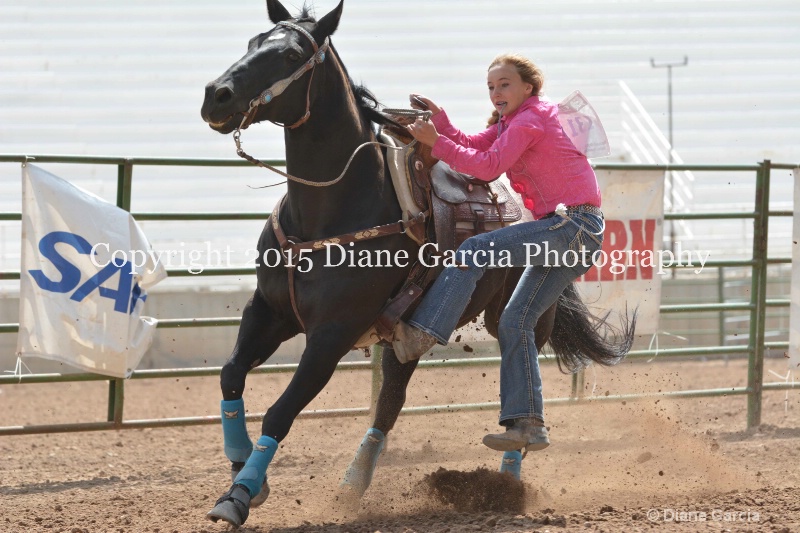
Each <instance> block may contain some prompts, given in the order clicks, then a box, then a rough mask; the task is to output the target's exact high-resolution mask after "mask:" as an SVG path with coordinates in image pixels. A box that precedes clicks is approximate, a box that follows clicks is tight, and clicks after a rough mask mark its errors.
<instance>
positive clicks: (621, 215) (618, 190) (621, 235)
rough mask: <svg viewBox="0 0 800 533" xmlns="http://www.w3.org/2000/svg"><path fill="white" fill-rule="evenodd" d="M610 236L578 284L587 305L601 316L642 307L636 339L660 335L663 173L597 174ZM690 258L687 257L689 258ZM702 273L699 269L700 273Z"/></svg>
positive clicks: (667, 253)
mask: <svg viewBox="0 0 800 533" xmlns="http://www.w3.org/2000/svg"><path fill="white" fill-rule="evenodd" d="M597 179H598V182H599V183H600V190H601V193H602V197H603V215H604V216H605V220H606V231H605V235H604V238H603V253H602V254H601V255H600V256H599V257H598V258H599V261H598V263H597V265H596V266H594V267H592V269H591V270H589V272H587V273H586V274H585V275H584V276H583V277H582V278H580V279H579V280H578V281H580V282H581V283H579V284H578V288H579V289H580V291H581V294H582V296H583V300H584V302H585V303H586V305H587V306H589V309H590V310H592V311H593V313H594V314H595V315H597V316H602V315H603V314H604V312H605V311H613V312H617V313H625V309H626V305H627V309H628V313H629V314H630V313H631V312H632V311H633V309H634V308H636V307H637V306H638V307H639V314H638V317H639V318H638V321H637V322H636V334H637V335H638V334H653V333H657V332H658V317H659V306H660V304H661V276H662V275H663V274H664V273H665V272H668V271H667V270H666V269H665V270H664V271H661V272H659V270H660V265H661V258H662V255H663V256H664V260H665V262H666V263H669V260H670V256H669V252H661V242H662V235H663V230H664V173H663V172H661V171H616V170H604V171H597ZM684 256H685V254H684ZM698 268H699V267H698Z"/></svg>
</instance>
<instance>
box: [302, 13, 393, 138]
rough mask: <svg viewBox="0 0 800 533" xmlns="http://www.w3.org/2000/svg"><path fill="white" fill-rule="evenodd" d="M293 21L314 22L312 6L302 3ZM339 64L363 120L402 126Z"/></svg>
mask: <svg viewBox="0 0 800 533" xmlns="http://www.w3.org/2000/svg"><path fill="white" fill-rule="evenodd" d="M294 22H314V23H316V22H317V19H316V17H314V15H313V12H312V8H311V7H310V6H309V5H308V4H303V8H302V10H301V11H300V14H299V15H298V16H297V17H296V18H295V19H294ZM330 46H331V49H332V50H333V52H334V53H335V54H336V55H337V56H338V55H339V54H338V52H336V49H335V48H334V46H333V43H332V42H331V45H330ZM339 64H340V65H341V66H342V71H343V72H344V76H345V79H346V80H347V83H348V84H349V85H350V90H351V91H353V94H354V95H355V97H356V104H357V105H358V111H359V113H360V114H361V118H362V119H363V120H365V121H366V122H368V123H372V124H377V125H378V126H397V127H399V128H404V126H403V125H401V124H399V123H398V122H396V121H395V120H394V119H392V118H391V117H390V116H388V115H384V114H383V113H381V112H380V109H381V107H383V105H382V104H381V103H380V101H379V100H378V98H377V97H376V96H375V95H374V94H373V93H372V91H370V90H369V89H367V88H366V87H365V86H364V85H359V84H357V83H355V82H354V81H353V78H351V77H350V74H349V73H348V72H347V67H345V66H344V63H342V61H341V60H340V61H339Z"/></svg>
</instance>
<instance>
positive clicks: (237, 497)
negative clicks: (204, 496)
mask: <svg viewBox="0 0 800 533" xmlns="http://www.w3.org/2000/svg"><path fill="white" fill-rule="evenodd" d="M249 515H250V493H249V492H248V490H247V489H246V488H245V487H244V486H242V485H234V486H232V487H231V488H230V490H229V491H228V492H226V493H225V494H223V495H222V497H220V499H219V500H217V503H216V505H214V508H213V509H211V510H210V511H209V512H208V514H206V518H208V519H209V520H211V521H212V522H218V521H219V520H224V521H225V522H227V523H229V524H230V525H232V526H233V527H235V528H238V527H239V526H241V525H242V524H244V522H245V520H247V517H248V516H249Z"/></svg>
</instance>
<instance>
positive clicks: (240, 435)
mask: <svg viewBox="0 0 800 533" xmlns="http://www.w3.org/2000/svg"><path fill="white" fill-rule="evenodd" d="M220 404H221V411H222V435H223V437H224V440H225V456H226V457H227V458H228V459H230V460H231V461H233V462H236V463H243V462H245V461H247V458H248V457H250V453H251V452H252V451H253V441H251V440H250V437H249V436H248V435H247V426H246V425H245V420H244V400H243V399H242V398H239V399H238V400H230V401H226V400H222V402H220Z"/></svg>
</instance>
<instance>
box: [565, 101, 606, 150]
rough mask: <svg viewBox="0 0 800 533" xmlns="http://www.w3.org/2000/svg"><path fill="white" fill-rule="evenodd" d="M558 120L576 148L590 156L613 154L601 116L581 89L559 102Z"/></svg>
mask: <svg viewBox="0 0 800 533" xmlns="http://www.w3.org/2000/svg"><path fill="white" fill-rule="evenodd" d="M558 121H559V122H560V123H561V128H562V129H563V130H564V133H566V134H567V137H569V138H570V140H571V141H572V144H574V145H575V148H577V149H578V150H580V151H581V153H583V155H585V156H586V157H588V158H596V157H607V156H609V155H611V146H610V145H609V143H608V136H607V135H606V130H605V128H603V124H602V123H601V122H600V117H599V116H598V115H597V112H596V111H595V110H594V108H593V107H592V104H590V103H589V100H587V99H586V97H585V96H583V94H582V93H581V92H580V91H574V92H573V93H572V94H570V95H569V96H567V97H566V98H565V99H564V101H563V102H561V103H560V104H558Z"/></svg>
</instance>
